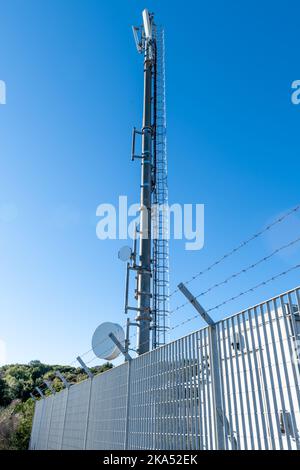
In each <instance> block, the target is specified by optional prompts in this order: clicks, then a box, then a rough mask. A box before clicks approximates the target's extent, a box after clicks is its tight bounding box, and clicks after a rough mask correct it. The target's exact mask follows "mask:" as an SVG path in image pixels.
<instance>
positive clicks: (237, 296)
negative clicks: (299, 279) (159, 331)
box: [170, 264, 300, 331]
mask: <svg viewBox="0 0 300 470" xmlns="http://www.w3.org/2000/svg"><path fill="white" fill-rule="evenodd" d="M299 268H300V264H297V265H295V266H293V267H291V268H289V269H287V270H285V271H282V272H281V273H279V274H276V275H275V276H273V277H271V278H269V279H267V280H266V281H262V282H260V283H259V284H256V285H255V286H253V287H251V288H249V289H247V290H245V291H243V292H240V293H239V294H237V295H235V296H233V297H230V298H228V299H226V300H224V301H223V302H221V303H219V304H218V305H215V306H214V307H211V308H209V309H207V310H206V312H207V313H210V312H213V311H214V310H217V309H219V308H220V307H223V306H224V305H227V304H228V303H230V302H233V301H234V300H236V299H238V298H240V297H242V296H243V295H246V294H248V293H249V292H254V291H255V290H257V289H258V288H260V287H263V286H265V285H267V284H269V283H270V282H273V281H275V280H276V279H278V278H280V277H282V276H285V275H286V274H288V273H290V272H291V271H294V270H296V269H299ZM187 304H190V302H189V301H188V302H187V303H186V304H185V305H187ZM196 318H198V319H199V313H198V314H197V315H194V316H192V317H190V318H188V319H186V320H184V321H182V322H181V323H178V325H175V326H174V327H172V328H170V331H173V330H175V329H176V328H178V327H179V326H182V325H185V324H186V323H189V322H191V321H192V320H195V319H196Z"/></svg>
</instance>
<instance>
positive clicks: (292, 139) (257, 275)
mask: <svg viewBox="0 0 300 470" xmlns="http://www.w3.org/2000/svg"><path fill="white" fill-rule="evenodd" d="M144 7H148V8H149V9H150V10H153V11H154V12H155V13H156V18H157V21H158V22H161V23H162V24H163V25H164V26H165V30H166V48H167V49H166V51H167V59H166V60H167V101H168V154H169V187H170V202H180V203H204V204H205V211H206V219H205V222H206V227H205V247H204V249H203V250H201V251H199V252H187V251H185V250H184V245H183V242H180V241H176V242H172V243H171V273H170V277H171V287H172V288H174V287H175V286H176V284H177V283H178V282H179V281H182V280H184V279H186V278H189V277H190V276H191V275H193V274H194V273H195V272H197V271H199V270H201V269H202V268H204V267H205V266H207V265H208V264H210V263H211V262H213V261H214V260H215V259H216V258H217V257H219V256H221V255H222V254H223V253H224V252H225V251H227V250H229V249H231V248H232V247H234V246H235V245H236V244H237V243H239V242H240V241H241V240H243V239H244V238H245V237H248V236H249V235H251V234H252V233H254V232H255V231H257V230H259V229H261V228H263V227H264V226H265V225H266V224H267V223H268V222H270V221H272V220H273V219H274V218H276V217H277V216H278V215H279V214H281V213H283V212H285V211H287V210H289V209H290V208H292V207H293V206H295V205H297V204H298V203H299V200H300V197H299V170H300V158H299V150H300V142H299V123H300V106H294V105H292V104H291V99H290V95H291V83H292V81H293V80H296V79H300V61H299V13H300V6H299V2H297V1H287V2H284V3H283V2H271V1H261V0H260V1H257V0H255V1H253V0H251V1H245V2H238V1H234V2H225V1H221V0H216V1H215V2H199V1H198V0H197V1H196V0H195V1H190V0H187V1H186V2H180V1H173V2H169V1H164V2H162V1H150V0H149V1H148V3H145V2H144V1H142V2H141V1H139V0H130V1H129V0H122V1H121V0H111V1H109V2H103V1H99V0H88V1H83V0H75V1H74V0H72V1H71V0H51V1H50V0H43V1H38V0H27V1H26V2H24V1H21V0H9V1H8V0H2V2H1V30H0V79H1V80H5V82H6V84H7V104H6V106H0V158H1V170H0V208H1V221H0V315H1V324H0V325H1V326H0V340H2V341H5V343H6V347H7V359H6V360H7V362H10V363H11V362H22V363H23V362H28V361H29V360H31V359H40V360H42V361H45V362H49V363H70V362H71V361H72V360H73V359H74V357H76V355H77V354H79V353H81V352H83V351H86V350H88V349H90V339H91V336H92V333H93V331H94V329H95V328H96V326H97V325H98V324H99V323H101V322H102V321H105V320H108V319H109V320H112V319H113V320H115V321H117V322H120V323H124V320H125V318H124V314H123V296H124V266H123V265H122V264H121V263H120V262H119V261H118V259H117V251H118V249H119V247H120V246H122V245H123V244H124V243H123V242H119V241H106V242H103V241H99V240H97V238H96V233H95V229H96V223H97V218H96V215H95V212H96V208H97V206H98V204H100V203H103V202H109V203H116V202H117V200H118V196H119V195H123V194H128V196H129V198H130V201H132V202H136V201H137V200H138V193H139V188H138V184H139V165H138V163H134V164H133V163H131V162H130V157H129V154H130V145H131V142H130V141H131V128H132V126H134V125H136V126H137V127H138V126H139V125H140V123H141V103H142V101H141V99H142V61H141V57H139V56H138V54H137V53H136V50H135V46H134V43H133V38H132V34H131V25H132V24H139V23H140V13H141V11H142V9H143V8H144ZM299 235H300V219H299V216H297V217H296V216H295V217H293V218H290V219H289V220H288V222H286V223H285V224H282V225H281V226H280V227H278V228H277V229H276V230H274V231H272V232H270V233H269V234H268V236H265V237H263V238H260V239H259V240H258V241H257V242H255V243H253V244H252V245H251V246H250V245H249V247H248V248H247V249H245V250H243V251H241V252H240V253H239V255H237V256H234V257H232V258H230V260H228V261H227V262H226V263H222V265H221V266H220V267H219V268H218V269H216V270H215V271H213V272H211V273H210V275H209V276H205V277H203V278H200V279H199V280H198V281H195V282H194V283H193V284H191V285H190V287H191V289H192V290H193V292H194V293H195V294H197V293H199V292H200V291H202V290H203V288H205V287H208V286H209V285H210V284H211V283H214V282H218V281H220V280H222V279H223V278H224V277H226V276H227V275H229V274H231V273H232V272H234V271H235V270H239V269H240V268H242V267H244V266H247V265H248V264H249V263H250V262H251V261H255V260H256V259H259V258H260V257H261V256H263V255H264V254H268V253H270V252H271V251H272V250H273V249H274V248H277V247H278V246H280V245H281V244H282V243H284V242H286V241H289V240H292V239H293V238H296V237H297V236H299ZM299 262H300V251H299V246H297V247H294V248H293V249H292V250H290V251H288V252H285V253H282V254H281V255H280V256H278V257H276V258H275V259H273V260H272V262H270V263H268V264H265V265H264V266H261V267H260V268H259V269H257V270H255V271H252V272H251V274H249V275H248V276H244V277H240V278H239V280H237V281H236V282H234V283H231V284H230V285H228V286H227V287H226V289H225V288H224V289H219V290H216V291H214V292H213V293H212V294H211V295H210V296H207V297H206V298H203V300H202V303H203V304H204V305H205V306H206V307H210V306H212V305H214V304H216V303H218V302H220V301H222V300H223V299H225V298H227V297H230V296H231V295H234V294H237V293H238V292H240V291H241V290H243V289H247V288H248V287H251V286H252V285H254V284H256V283H257V282H260V281H261V280H263V279H265V278H267V277H269V276H270V275H273V274H276V273H278V272H280V271H282V270H284V269H286V268H289V267H290V266H292V265H294V264H297V263H299ZM299 284H300V282H299V271H298V272H294V273H292V274H290V275H288V276H286V277H284V278H282V279H280V280H279V281H276V282H274V283H272V284H270V285H269V286H268V287H265V288H264V289H260V290H257V291H256V292H255V293H253V294H252V295H251V296H250V295H248V296H245V297H243V298H242V299H240V300H239V301H236V302H235V303H232V304H230V305H229V306H228V307H227V308H226V309H225V308H224V309H222V310H220V311H219V312H215V313H214V315H215V318H221V317H222V316H223V315H229V314H231V313H234V312H235V311H237V310H239V309H241V308H242V307H246V306H248V305H251V304H253V303H256V302H258V301H260V300H263V299H265V298H268V297H271V296H272V295H273V294H277V293H280V292H281V291H284V290H287V289H289V288H292V287H294V286H296V285H299ZM182 300H183V299H182V298H181V296H180V295H177V296H176V297H175V296H174V298H173V299H172V307H173V308H174V307H176V305H177V304H179V303H181V302H182ZM193 313H194V312H193V310H192V309H191V308H186V309H183V310H181V311H180V313H178V314H177V316H176V315H174V317H173V318H172V319H171V323H172V324H173V325H174V324H177V323H178V322H179V321H180V320H181V319H182V320H183V319H184V318H188V316H190V315H191V314H193ZM202 325H203V324H202V322H201V321H200V320H199V321H194V322H193V323H190V324H187V325H186V326H185V327H184V328H178V329H177V330H175V331H174V334H173V337H178V336H180V335H183V334H185V333H187V332H188V331H191V330H195V329H197V328H199V327H201V326H202ZM90 357H92V356H90Z"/></svg>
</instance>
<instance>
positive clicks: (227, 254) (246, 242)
mask: <svg viewBox="0 0 300 470" xmlns="http://www.w3.org/2000/svg"><path fill="white" fill-rule="evenodd" d="M299 210H300V204H299V205H297V206H296V207H294V208H293V209H291V210H290V211H288V212H286V213H285V214H284V215H282V216H281V217H279V218H278V219H276V220H275V221H274V222H272V223H270V224H269V225H267V226H266V227H265V228H264V229H262V230H260V231H259V232H257V233H255V234H254V235H252V236H251V237H249V238H248V239H246V240H244V241H243V242H241V243H240V244H239V245H237V246H236V247H235V248H233V249H232V250H230V251H228V252H227V253H225V254H224V255H223V256H221V258H219V259H217V260H216V261H214V262H213V263H212V264H211V265H209V266H208V267H206V268H204V269H203V270H202V271H199V272H198V273H196V274H195V275H194V276H192V277H191V278H190V279H188V280H186V281H185V282H184V284H185V285H188V284H190V283H191V282H193V281H194V280H195V279H198V278H199V277H200V276H202V275H203V274H205V273H207V272H209V271H211V270H212V269H213V268H214V267H216V266H218V265H219V264H220V263H221V262H222V261H224V260H225V259H227V258H229V257H230V256H232V255H233V254H235V253H236V252H237V251H239V250H240V249H242V248H244V247H245V246H246V245H248V244H249V243H251V242H252V241H254V240H256V239H257V238H258V237H260V236H261V235H263V234H264V233H265V232H267V231H268V230H270V229H271V228H273V227H274V226H275V225H278V224H280V223H281V222H283V221H284V220H285V219H286V218H287V217H289V216H290V215H292V214H294V213H296V212H298V211H299ZM177 292H179V289H178V287H177V288H176V289H175V290H174V291H173V292H171V294H170V295H169V298H171V297H172V296H173V295H175V294H176V293H177Z"/></svg>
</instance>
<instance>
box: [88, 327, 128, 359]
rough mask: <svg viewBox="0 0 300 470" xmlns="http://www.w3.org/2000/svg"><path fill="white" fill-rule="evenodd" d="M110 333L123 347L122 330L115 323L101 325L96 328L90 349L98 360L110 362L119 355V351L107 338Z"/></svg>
mask: <svg viewBox="0 0 300 470" xmlns="http://www.w3.org/2000/svg"><path fill="white" fill-rule="evenodd" d="M110 333H113V334H114V335H115V337H116V338H117V340H118V341H119V342H120V343H121V344H122V346H124V345H125V333H124V330H123V328H122V327H121V326H120V325H118V324H117V323H111V322H105V323H102V324H101V325H100V326H98V328H97V329H96V331H95V333H94V334H93V338H92V348H93V351H94V354H95V356H97V357H99V358H100V359H105V360H106V361H112V360H113V359H116V358H117V357H118V356H119V354H120V350H119V349H118V348H117V346H116V345H115V343H114V342H113V340H112V339H111V338H110V337H109V334H110Z"/></svg>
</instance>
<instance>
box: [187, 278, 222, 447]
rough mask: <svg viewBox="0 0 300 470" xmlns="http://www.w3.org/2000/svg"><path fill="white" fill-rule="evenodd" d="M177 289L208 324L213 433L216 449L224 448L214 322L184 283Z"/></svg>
mask: <svg viewBox="0 0 300 470" xmlns="http://www.w3.org/2000/svg"><path fill="white" fill-rule="evenodd" d="M178 288H179V290H180V291H181V292H182V293H183V295H184V296H185V297H186V298H187V299H188V300H189V301H190V302H191V304H192V305H193V307H194V308H195V309H196V310H197V312H198V313H199V314H200V315H201V317H202V318H203V320H204V321H205V322H206V323H207V324H208V343H209V345H208V346H209V360H210V370H211V386H212V395H213V410H214V434H215V443H216V449H217V450H223V449H225V440H224V419H223V409H222V393H221V390H222V388H221V387H222V384H221V377H220V364H219V354H218V340H217V329H216V323H215V322H214V320H213V319H212V318H211V317H210V316H209V315H208V313H207V312H206V310H205V309H204V308H203V307H202V306H201V305H200V303H199V302H198V300H197V299H196V298H195V297H194V296H193V295H192V294H191V292H190V291H189V290H188V289H187V288H186V286H185V285H184V284H179V286H178Z"/></svg>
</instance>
